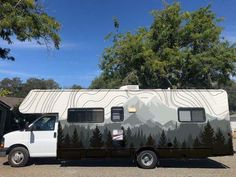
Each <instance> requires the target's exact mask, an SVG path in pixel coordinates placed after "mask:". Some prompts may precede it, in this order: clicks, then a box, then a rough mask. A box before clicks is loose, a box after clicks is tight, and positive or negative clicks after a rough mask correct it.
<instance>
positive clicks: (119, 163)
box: [3, 158, 229, 169]
mask: <svg viewBox="0 0 236 177" xmlns="http://www.w3.org/2000/svg"><path fill="white" fill-rule="evenodd" d="M3 165H9V164H8V162H4V163H3ZM31 165H60V166H61V167H76V166H78V167H136V166H137V165H136V164H135V163H134V162H133V161H132V160H130V159H82V160H76V161H58V160H56V159H55V158H47V159H46V158H35V159H32V160H31V161H30V163H29V164H28V166H31ZM159 167H163V168H216V169H218V168H229V167H228V166H226V165H225V164H223V163H220V162H217V161H215V160H212V159H207V158H206V159H162V160H161V161H160V165H159Z"/></svg>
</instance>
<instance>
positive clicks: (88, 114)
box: [67, 108, 104, 123]
mask: <svg viewBox="0 0 236 177" xmlns="http://www.w3.org/2000/svg"><path fill="white" fill-rule="evenodd" d="M67 121H68V122H71V123H102V122H104V109H103V108H71V109H68V117H67Z"/></svg>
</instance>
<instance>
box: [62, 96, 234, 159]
mask: <svg viewBox="0 0 236 177" xmlns="http://www.w3.org/2000/svg"><path fill="white" fill-rule="evenodd" d="M123 107H124V117H125V119H124V121H123V122H119V123H114V122H112V121H111V120H110V119H106V120H105V122H104V123H100V124H95V123H94V124H70V123H67V122H66V121H60V124H59V135H58V147H59V149H66V148H67V149H68V148H69V149H70V148H78V149H83V148H89V149H94V148H95V149H106V148H123V149H130V148H131V149H135V148H136V149H137V148H139V147H143V146H149V147H155V148H158V149H160V150H163V149H172V150H173V149H174V150H189V152H190V151H191V149H195V150H196V151H194V153H201V152H202V151H201V150H202V149H208V150H209V152H208V153H209V154H208V155H214V154H221V155H222V154H223V153H225V154H229V152H231V151H232V139H231V138H230V136H228V133H229V130H230V128H229V126H230V125H229V122H228V121H226V120H220V119H217V118H216V117H213V116H210V115H208V114H206V117H207V121H206V122H204V123H180V122H178V117H177V111H176V109H175V108H170V107H168V106H167V105H165V104H163V103H162V102H160V101H159V99H158V98H157V97H155V96H154V97H153V98H152V99H150V100H149V101H147V103H144V102H143V101H142V100H141V99H140V98H138V97H137V96H134V97H132V98H131V99H129V100H128V101H127V102H126V103H125V104H124V105H123ZM128 107H135V108H136V109H137V111H136V112H135V113H129V112H128ZM113 130H122V131H123V140H122V141H114V140H113V139H112V133H113ZM198 149H199V152H198V151H197V150H198ZM191 152H193V151H191Z"/></svg>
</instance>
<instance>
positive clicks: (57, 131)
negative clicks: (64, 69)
mask: <svg viewBox="0 0 236 177" xmlns="http://www.w3.org/2000/svg"><path fill="white" fill-rule="evenodd" d="M19 110H20V112H22V113H24V114H43V116H41V117H39V118H38V119H37V120H36V121H35V122H33V123H32V124H31V125H29V126H28V127H26V129H24V130H21V131H14V132H11V133H8V134H6V135H4V139H3V141H2V143H1V149H2V150H1V151H4V152H5V153H6V155H8V161H9V164H10V165H11V166H13V167H20V166H24V165H26V164H27V162H28V160H29V158H33V157H57V159H59V160H72V159H81V158H104V157H105V158H108V157H110V158H115V157H119V158H120V157H122V158H124V157H128V158H133V159H134V160H135V161H136V162H137V164H138V166H140V167H141V168H154V167H156V166H157V164H158V162H159V159H160V158H170V157H171V158H182V157H184V158H195V157H196V158H200V157H209V156H222V155H232V154H233V148H232V135H231V127H230V121H229V110H228V99H227V93H226V92H225V91H224V90H202V89H139V88H138V86H123V87H121V88H120V89H80V90H32V91H30V93H29V94H28V95H27V97H26V98H25V99H24V101H23V102H22V104H21V105H20V107H19Z"/></svg>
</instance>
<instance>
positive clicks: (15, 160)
mask: <svg viewBox="0 0 236 177" xmlns="http://www.w3.org/2000/svg"><path fill="white" fill-rule="evenodd" d="M28 161H29V152H28V150H27V149H25V148H24V147H15V148H13V149H12V150H11V151H10V153H9V154H8V163H9V164H10V165H11V166H12V167H24V166H25V165H26V164H27V163H28Z"/></svg>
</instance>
